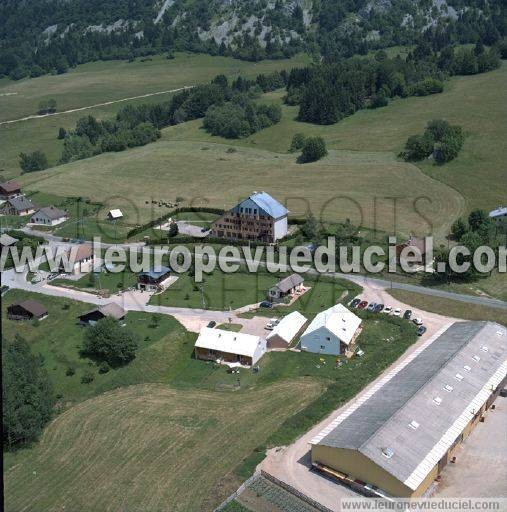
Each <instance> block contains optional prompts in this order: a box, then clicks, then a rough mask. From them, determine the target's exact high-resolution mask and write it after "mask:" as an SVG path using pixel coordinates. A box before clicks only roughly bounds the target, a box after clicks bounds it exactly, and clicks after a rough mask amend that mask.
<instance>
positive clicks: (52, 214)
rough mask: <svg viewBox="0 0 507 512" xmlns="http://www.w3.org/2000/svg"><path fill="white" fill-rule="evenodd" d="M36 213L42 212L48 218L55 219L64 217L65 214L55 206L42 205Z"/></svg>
mask: <svg viewBox="0 0 507 512" xmlns="http://www.w3.org/2000/svg"><path fill="white" fill-rule="evenodd" d="M37 213H42V214H43V215H45V216H46V217H47V218H48V219H51V220H56V219H60V218H62V217H65V216H66V215H67V214H66V213H65V212H64V211H63V210H60V208H57V207H56V206H44V207H42V208H41V209H40V210H39V211H38V212H37Z"/></svg>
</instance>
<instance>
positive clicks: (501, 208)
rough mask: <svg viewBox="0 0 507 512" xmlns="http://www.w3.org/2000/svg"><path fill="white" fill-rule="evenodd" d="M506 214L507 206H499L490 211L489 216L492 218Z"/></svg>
mask: <svg viewBox="0 0 507 512" xmlns="http://www.w3.org/2000/svg"><path fill="white" fill-rule="evenodd" d="M505 215H507V206H499V207H498V208H496V209H495V210H492V211H490V212H489V216H490V217H491V218H495V217H504V216H505Z"/></svg>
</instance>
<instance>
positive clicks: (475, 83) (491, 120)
mask: <svg viewBox="0 0 507 512" xmlns="http://www.w3.org/2000/svg"><path fill="white" fill-rule="evenodd" d="M282 96H283V93H282V92H279V91H276V92H274V93H270V94H267V95H265V97H264V101H269V102H275V103H279V104H282ZM282 110H283V116H282V121H281V122H280V123H279V124H277V125H274V126H271V127H269V128H266V129H265V130H262V131H260V132H258V133H255V134H253V135H251V136H250V137H248V138H246V139H243V140H240V141H234V142H232V143H233V144H238V145H243V146H247V147H255V148H262V149H268V150H270V151H273V152H286V151H287V150H288V149H289V147H290V143H291V139H292V137H293V135H294V134H295V133H298V132H300V133H304V134H305V135H308V136H320V137H323V138H324V139H325V141H326V144H327V147H328V148H331V149H335V150H342V151H354V152H361V153H362V152H384V151H388V152H390V153H392V154H394V155H396V154H398V153H399V152H400V151H401V150H402V149H403V146H404V144H405V142H406V140H407V138H408V137H409V136H410V135H414V134H416V133H421V132H422V131H423V130H424V127H425V125H426V123H427V122H428V121H429V120H431V119H436V118H444V119H447V120H448V121H449V122H450V123H452V124H458V125H460V126H462V127H463V128H464V130H465V131H466V132H467V134H468V137H467V139H466V142H465V146H464V148H463V150H462V151H461V153H460V155H459V156H458V158H456V159H455V160H454V161H452V162H449V163H447V164H445V165H444V166H435V165H433V164H432V163H430V162H423V163H418V164H417V165H418V166H419V167H420V168H421V169H422V170H423V172H424V173H426V174H427V175H428V176H430V177H431V178H433V179H435V180H436V181H439V182H441V183H444V184H446V185H448V186H450V187H452V188H453V189H455V190H456V191H457V192H458V193H459V194H460V195H461V196H462V197H463V198H464V200H465V210H466V211H470V210H472V209H474V208H487V209H493V208H494V207H496V206H498V205H499V204H504V203H505V202H506V201H507V194H506V191H505V187H495V186H493V185H492V184H494V183H499V184H500V183H505V182H507V171H506V169H505V165H504V162H505V161H506V159H507V146H506V144H505V143H504V142H505V141H504V139H505V133H506V131H507V65H506V64H505V63H504V64H503V65H502V66H501V68H500V69H497V70H495V71H492V72H489V73H484V74H479V75H474V76H461V77H453V78H452V79H450V80H448V81H446V82H445V90H444V92H443V93H442V94H435V95H432V96H426V97H411V98H404V99H395V100H393V101H390V103H389V105H388V106H387V107H383V108H379V109H375V110H361V111H359V112H356V113H355V114H354V115H352V116H350V117H347V118H345V119H343V120H341V121H340V122H338V123H337V124H334V125H330V126H319V125H313V124H309V123H301V122H298V121H297V120H296V117H297V113H298V107H290V106H287V105H282ZM201 124H202V123H201V122H200V121H192V122H189V123H185V124H182V125H178V126H174V127H170V128H168V129H166V130H165V131H164V136H166V137H167V138H168V139H170V140H185V141H189V140H199V141H203V142H210V141H214V142H220V143H225V142H227V143H229V144H231V141H225V139H221V138H219V137H211V136H209V135H208V134H207V133H206V132H205V131H204V130H202V129H200V126H201ZM365 170H366V169H365ZM367 176H369V175H368V174H367ZM488 184H490V185H489V186H488ZM375 186H377V183H376V184H375ZM403 186H404V187H405V190H406V191H407V192H408V191H409V190H410V189H415V188H419V187H420V185H419V184H417V183H413V182H412V181H411V180H410V178H408V177H407V180H404V183H403ZM419 191H420V192H421V195H428V196H429V197H430V198H432V197H433V196H432V191H428V190H426V189H425V188H419Z"/></svg>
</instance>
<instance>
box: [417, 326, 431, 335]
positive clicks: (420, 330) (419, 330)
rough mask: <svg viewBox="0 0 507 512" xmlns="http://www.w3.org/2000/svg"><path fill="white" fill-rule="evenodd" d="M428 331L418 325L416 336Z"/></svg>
mask: <svg viewBox="0 0 507 512" xmlns="http://www.w3.org/2000/svg"><path fill="white" fill-rule="evenodd" d="M427 330H428V329H426V327H424V325H420V326H419V328H418V329H417V336H422V335H423V334H424V333H425V332H426V331H427Z"/></svg>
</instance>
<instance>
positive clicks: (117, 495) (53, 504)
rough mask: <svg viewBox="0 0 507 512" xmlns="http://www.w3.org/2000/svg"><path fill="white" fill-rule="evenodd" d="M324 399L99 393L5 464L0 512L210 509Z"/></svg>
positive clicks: (276, 389) (276, 392) (303, 384)
mask: <svg viewBox="0 0 507 512" xmlns="http://www.w3.org/2000/svg"><path fill="white" fill-rule="evenodd" d="M320 390H321V386H319V384H317V383H316V382H315V381H314V380H309V379H308V380H299V381H296V382H287V381H286V382H283V383H278V384H273V385H271V386H267V387H263V388H260V389H257V390H252V391H248V392H245V393H236V394H234V393H212V392H202V391H193V390H188V391H181V390H178V391H176V390H173V389H169V388H167V387H165V386H162V385H155V384H152V385H139V386H132V387H128V388H122V389H119V390H117V391H113V392H110V393H106V394H103V395H101V396H99V397H97V398H94V399H92V400H88V401H86V402H83V403H82V404H80V405H78V406H76V407H74V408H72V409H70V410H68V411H67V412H66V413H64V414H62V415H60V416H58V417H57V418H56V419H55V421H53V423H51V425H50V426H49V427H48V428H47V429H46V431H45V433H44V436H43V438H42V440H41V442H40V444H39V445H38V446H36V447H35V448H33V449H30V450H26V451H21V452H20V453H17V454H16V455H15V456H14V457H12V458H11V459H10V460H9V461H8V466H7V467H8V469H7V471H6V473H5V474H4V479H5V484H4V485H5V491H6V509H5V510H6V511H8V512H14V511H19V510H22V509H27V510H34V509H37V510H44V511H46V512H50V511H56V510H62V508H67V509H69V510H73V511H76V512H77V511H80V512H83V511H92V510H106V509H107V510H111V511H120V510H125V509H128V510H152V511H155V510H171V511H174V512H177V511H181V512H183V511H190V510H195V511H197V510H211V509H213V507H214V506H216V505H217V504H218V503H219V502H220V501H221V500H222V499H223V498H225V497H226V496H227V495H228V494H229V493H231V492H232V491H234V489H235V487H236V486H237V485H238V483H239V482H238V481H237V479H236V477H235V476H234V475H233V468H234V467H235V466H236V465H237V463H238V462H239V461H240V460H242V459H243V458H244V457H246V456H247V455H248V454H249V453H250V452H251V451H252V450H253V449H254V448H255V447H256V446H258V445H259V444H261V443H263V442H264V440H265V439H266V438H267V437H268V436H269V434H270V433H271V432H272V431H273V430H276V428H278V427H279V426H280V425H281V424H282V422H283V420H284V419H286V418H287V417H288V416H291V415H292V414H294V413H295V412H297V411H298V410H300V409H302V408H303V407H304V406H305V405H306V404H308V403H309V402H310V401H311V400H313V399H315V398H316V396H317V395H318V394H319V392H320ZM246 434H247V435H246Z"/></svg>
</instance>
